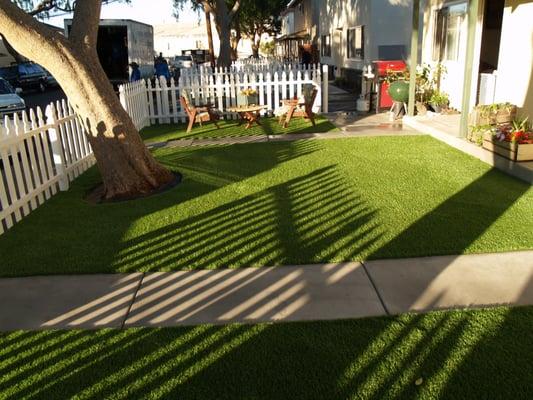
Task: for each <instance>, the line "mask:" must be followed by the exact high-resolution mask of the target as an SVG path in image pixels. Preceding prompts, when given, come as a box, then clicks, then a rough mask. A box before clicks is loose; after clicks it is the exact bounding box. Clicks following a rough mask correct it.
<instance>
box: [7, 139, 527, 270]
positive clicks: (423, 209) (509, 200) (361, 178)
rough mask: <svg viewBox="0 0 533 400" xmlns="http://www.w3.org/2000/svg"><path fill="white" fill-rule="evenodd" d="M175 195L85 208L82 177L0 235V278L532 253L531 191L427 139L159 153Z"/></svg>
mask: <svg viewBox="0 0 533 400" xmlns="http://www.w3.org/2000/svg"><path fill="white" fill-rule="evenodd" d="M155 154H156V156H157V158H158V159H159V160H160V161H161V162H163V163H164V164H166V165H168V166H169V167H171V168H173V169H175V170H178V171H181V173H182V174H183V182H182V183H181V184H180V185H178V186H177V187H175V188H174V189H172V190H170V191H168V192H165V193H162V194H158V195H154V196H151V197H148V198H144V199H139V200H135V201H130V202H122V203H112V204H109V203H108V204H101V205H93V204H89V203H87V202H86V201H84V200H83V196H84V194H85V193H86V192H87V191H88V190H89V189H90V188H92V187H94V185H95V184H97V182H98V179H99V178H98V173H97V171H96V169H92V170H90V171H88V172H87V173H85V174H84V175H83V176H81V177H80V178H78V179H77V180H76V181H75V182H74V183H73V184H72V187H71V189H70V190H69V191H68V192H63V193H60V194H58V195H56V196H54V197H53V198H51V199H50V200H49V201H47V202H46V203H45V204H44V205H42V206H40V207H39V208H37V210H35V211H34V212H32V213H31V214H30V215H29V216H28V217H26V218H24V219H23V220H22V221H21V222H19V223H17V224H16V225H15V226H14V227H13V228H12V229H10V230H9V231H8V232H6V233H5V234H3V235H1V236H0V275H2V276H23V275H35V274H61V273H67V274H69V273H70V274H74V273H97V272H107V273H109V272H132V271H155V270H164V271H170V270H177V269H194V268H220V267H243V266H265V265H296V264H311V263H320V262H338V261H346V260H360V259H369V258H396V257H409V256H430V255H442V254H459V253H480V252H497V251H510V250H521V249H531V248H533V235H532V234H531V232H532V229H533V189H532V188H531V186H530V185H527V184H525V183H523V182H521V181H518V180H516V179H513V178H510V177H509V176H507V175H504V174H503V173H500V172H499V171H497V170H493V169H491V168H490V167H489V166H487V165H486V164H484V163H482V162H480V161H478V160H476V159H474V158H472V157H469V156H467V155H465V154H463V153H461V152H459V151H456V150H454V149H452V148H451V147H448V146H446V145H444V144H442V143H440V142H438V141H436V140H434V139H432V138H431V137H427V136H416V137H415V136H409V137H408V136H403V137H375V138H356V139H335V140H300V141H294V142H270V143H259V144H243V145H233V146H211V147H204V148H188V149H176V148H166V149H159V150H157V151H156V152H155Z"/></svg>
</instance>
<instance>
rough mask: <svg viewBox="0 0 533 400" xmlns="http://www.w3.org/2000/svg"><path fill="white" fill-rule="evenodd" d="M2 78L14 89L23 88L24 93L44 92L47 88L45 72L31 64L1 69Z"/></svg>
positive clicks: (0, 76)
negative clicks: (29, 91)
mask: <svg viewBox="0 0 533 400" xmlns="http://www.w3.org/2000/svg"><path fill="white" fill-rule="evenodd" d="M0 78H4V79H5V80H6V81H8V82H9V83H10V84H11V85H12V86H14V87H17V88H21V89H22V90H23V92H26V91H28V90H39V91H40V92H44V91H45V90H46V86H47V78H46V72H45V70H44V69H43V68H42V67H41V66H40V65H38V64H35V63H31V62H27V63H22V64H18V65H12V66H10V67H3V68H0Z"/></svg>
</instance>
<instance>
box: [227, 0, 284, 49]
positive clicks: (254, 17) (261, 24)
mask: <svg viewBox="0 0 533 400" xmlns="http://www.w3.org/2000/svg"><path fill="white" fill-rule="evenodd" d="M286 4H287V2H286V1H285V0H243V3H242V5H241V8H240V10H239V16H238V18H236V19H235V21H234V23H235V30H236V31H238V32H239V35H242V36H243V37H247V38H249V39H250V40H251V41H252V52H253V56H254V57H255V58H258V57H259V49H260V46H261V39H262V37H263V34H265V33H266V34H269V35H276V34H277V33H279V31H280V30H281V18H280V14H281V12H282V10H283V9H284V8H285V7H286ZM239 39H240V37H239ZM237 44H238V43H237Z"/></svg>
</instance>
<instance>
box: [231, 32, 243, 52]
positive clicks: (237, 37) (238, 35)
mask: <svg viewBox="0 0 533 400" xmlns="http://www.w3.org/2000/svg"><path fill="white" fill-rule="evenodd" d="M241 38H242V35H241V29H240V27H239V26H238V24H237V26H236V27H235V36H232V38H231V59H232V60H233V61H235V60H237V59H238V58H239V52H238V48H239V42H240V41H241Z"/></svg>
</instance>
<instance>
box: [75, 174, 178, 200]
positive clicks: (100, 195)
mask: <svg viewBox="0 0 533 400" xmlns="http://www.w3.org/2000/svg"><path fill="white" fill-rule="evenodd" d="M171 173H172V175H174V179H172V180H171V181H170V182H169V183H167V184H165V185H163V186H161V187H159V188H158V189H157V190H154V191H152V192H150V193H143V194H139V195H136V196H124V197H120V198H118V199H106V198H105V187H104V184H103V183H99V184H98V185H96V186H94V187H93V188H91V189H90V190H88V191H87V192H86V193H85V196H84V200H85V201H87V202H89V203H91V204H104V203H119V202H123V201H131V200H137V199H143V198H145V197H150V196H155V195H158V194H161V193H164V192H167V191H169V190H171V189H173V188H174V187H176V186H178V185H179V184H180V183H181V181H182V180H183V175H182V174H181V173H179V172H174V171H171Z"/></svg>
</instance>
